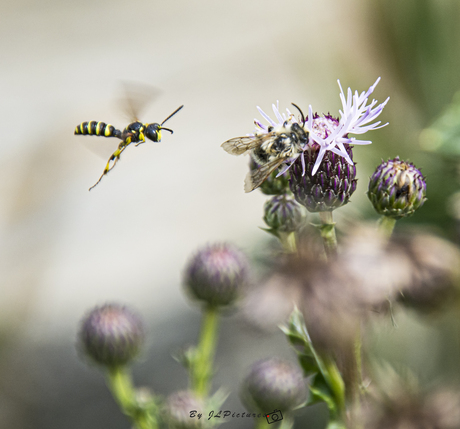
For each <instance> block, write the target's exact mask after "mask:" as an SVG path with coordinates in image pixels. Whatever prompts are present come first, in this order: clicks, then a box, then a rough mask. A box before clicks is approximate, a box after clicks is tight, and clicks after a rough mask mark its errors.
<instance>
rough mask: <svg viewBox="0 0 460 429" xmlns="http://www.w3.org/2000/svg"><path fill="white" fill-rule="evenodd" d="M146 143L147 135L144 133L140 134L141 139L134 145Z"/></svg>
mask: <svg viewBox="0 0 460 429" xmlns="http://www.w3.org/2000/svg"><path fill="white" fill-rule="evenodd" d="M142 143H145V137H144V134H142V135H141V136H140V140H139V141H138V142H137V143H136V144H135V145H134V146H139V145H140V144H142Z"/></svg>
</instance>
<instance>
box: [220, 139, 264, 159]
mask: <svg viewBox="0 0 460 429" xmlns="http://www.w3.org/2000/svg"><path fill="white" fill-rule="evenodd" d="M267 136H268V135H267ZM264 137H265V136H264ZM264 137H256V136H245V137H235V138H233V139H230V140H227V141H226V142H224V143H222V144H221V147H222V148H223V149H224V150H225V152H228V153H229V154H231V155H241V154H243V153H245V152H247V151H248V150H251V149H255V148H256V147H259V146H260V145H261V144H262V143H263V141H264V140H265V138H264Z"/></svg>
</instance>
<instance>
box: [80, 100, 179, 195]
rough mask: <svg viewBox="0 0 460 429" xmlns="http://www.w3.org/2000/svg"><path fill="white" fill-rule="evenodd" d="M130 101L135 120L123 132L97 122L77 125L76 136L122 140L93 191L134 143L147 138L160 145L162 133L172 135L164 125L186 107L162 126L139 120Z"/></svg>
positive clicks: (139, 142) (169, 117)
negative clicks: (167, 132) (165, 132)
mask: <svg viewBox="0 0 460 429" xmlns="http://www.w3.org/2000/svg"><path fill="white" fill-rule="evenodd" d="M128 101H130V106H129V107H130V110H131V112H130V113H131V117H132V118H135V120H134V121H133V122H131V123H130V124H128V125H127V126H126V128H125V129H124V130H123V131H121V130H118V129H116V128H115V127H114V126H113V125H110V124H106V123H105V122H97V121H89V122H82V123H81V124H80V125H77V127H76V128H75V132H74V134H76V135H95V136H103V137H115V138H118V139H120V140H121V142H120V144H119V145H118V148H117V150H116V151H115V152H114V153H113V154H112V155H111V156H110V158H109V160H108V161H107V165H106V167H105V169H104V171H103V173H102V175H101V177H100V178H99V180H98V181H97V182H96V183H95V184H94V185H93V186H91V188H89V190H90V191H91V189H93V188H94V187H95V186H96V185H98V184H99V182H100V181H101V180H102V178H103V177H104V176H105V175H106V174H107V173H108V172H109V171H110V170H112V169H113V168H114V167H115V165H116V164H117V161H118V160H119V159H120V155H121V154H122V153H123V151H124V150H125V149H126V148H127V147H128V146H129V145H130V144H132V143H134V144H135V146H139V145H140V144H142V143H145V142H146V140H145V139H146V138H147V139H149V140H151V141H153V142H155V143H158V142H160V141H161V131H162V130H165V131H169V132H170V133H171V134H172V133H173V130H171V129H170V128H166V127H163V124H164V123H165V122H166V121H168V120H169V119H171V118H172V117H173V116H174V115H175V114H176V113H177V112H179V110H181V109H182V108H183V107H184V106H183V105H182V106H180V107H179V108H177V109H176V110H175V111H174V112H173V113H171V114H170V115H169V116H168V117H167V118H166V119H165V120H164V121H163V122H162V123H161V124H158V123H156V122H155V123H151V124H148V123H142V122H140V121H138V120H137V113H136V111H135V110H136V109H134V107H133V103H131V101H132V100H131V99H128Z"/></svg>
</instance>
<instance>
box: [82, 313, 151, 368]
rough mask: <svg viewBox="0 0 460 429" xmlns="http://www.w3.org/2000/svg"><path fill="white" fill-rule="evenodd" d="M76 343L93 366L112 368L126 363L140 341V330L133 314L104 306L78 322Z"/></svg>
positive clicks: (142, 329) (133, 355)
mask: <svg viewBox="0 0 460 429" xmlns="http://www.w3.org/2000/svg"><path fill="white" fill-rule="evenodd" d="M79 340H80V344H81V346H82V349H83V350H84V352H85V353H86V354H87V355H88V356H89V357H90V358H91V359H92V360H94V361H95V362H96V363H99V364H101V365H105V366H109V367H113V366H120V365H125V364H127V363H129V362H130V361H131V360H133V359H134V358H135V357H136V356H137V355H138V353H139V351H140V349H141V347H142V344H143V342H144V327H143V324H142V322H141V320H140V319H139V317H138V316H137V315H135V314H134V313H132V312H131V311H130V310H128V309H127V308H126V307H124V306H120V305H117V304H106V305H103V306H101V307H96V308H94V309H93V310H92V311H90V312H89V313H88V314H87V315H86V317H85V318H84V319H83V320H82V324H81V329H80V333H79Z"/></svg>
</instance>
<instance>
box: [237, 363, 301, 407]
mask: <svg viewBox="0 0 460 429" xmlns="http://www.w3.org/2000/svg"><path fill="white" fill-rule="evenodd" d="M241 396H242V400H243V402H244V403H245V405H246V406H247V408H248V409H249V410H250V411H253V410H257V411H261V412H263V413H269V412H271V411H273V410H275V409H276V410H280V411H281V412H282V413H284V412H288V411H291V410H293V409H294V408H296V407H298V406H299V405H301V404H302V403H303V402H305V400H306V398H307V389H306V386H305V382H304V378H303V374H302V370H301V369H300V368H299V367H298V366H295V365H293V364H291V363H290V362H287V361H285V360H282V359H279V358H269V359H264V360H260V361H258V362H256V363H254V364H253V365H252V367H251V370H250V372H249V374H248V376H247V377H246V378H245V379H244V381H243V386H242V391H241Z"/></svg>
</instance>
